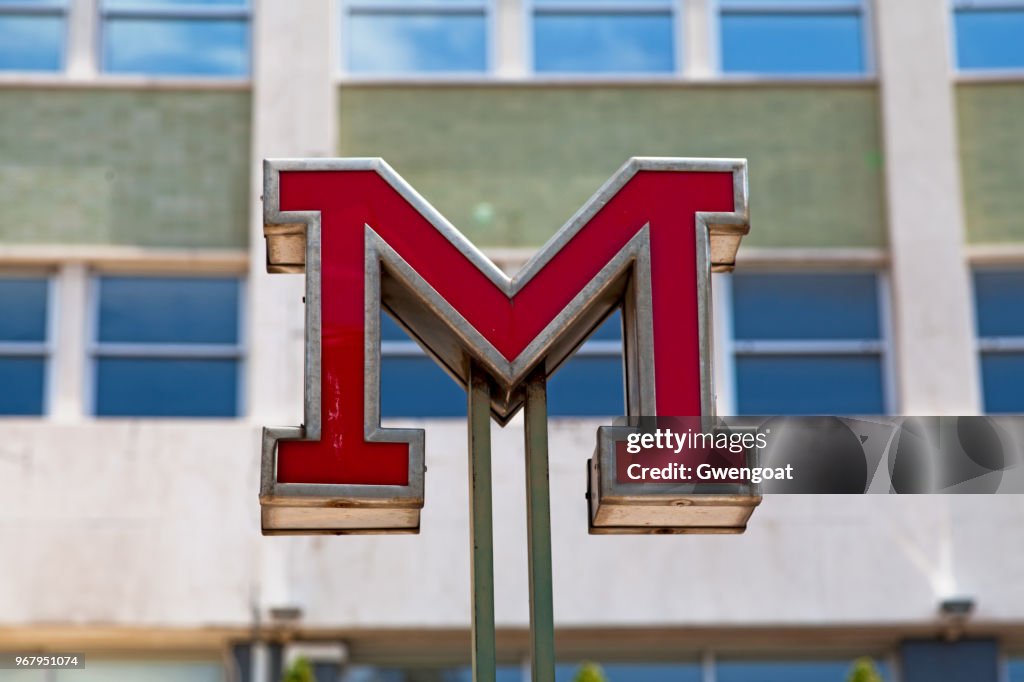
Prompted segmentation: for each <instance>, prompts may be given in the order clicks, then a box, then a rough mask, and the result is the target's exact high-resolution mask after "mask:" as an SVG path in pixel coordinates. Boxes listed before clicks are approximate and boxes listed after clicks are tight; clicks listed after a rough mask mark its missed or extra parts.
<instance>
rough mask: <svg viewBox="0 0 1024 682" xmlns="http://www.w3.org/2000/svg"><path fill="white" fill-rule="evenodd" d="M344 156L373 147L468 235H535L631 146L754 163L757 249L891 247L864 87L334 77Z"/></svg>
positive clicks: (516, 241) (498, 238)
mask: <svg viewBox="0 0 1024 682" xmlns="http://www.w3.org/2000/svg"><path fill="white" fill-rule="evenodd" d="M339 102H340V104H339V109H340V138H339V147H340V153H341V154H342V155H343V156H381V157H383V158H384V159H386V160H387V161H388V162H389V163H390V164H391V165H392V166H393V167H394V168H395V169H396V170H397V171H398V172H399V173H400V174H401V175H402V176H403V177H405V178H406V179H407V180H408V181H409V182H411V183H412V184H413V185H414V186H415V187H416V188H417V189H418V190H419V191H420V192H421V193H422V194H423V195H424V196H425V197H426V198H427V199H428V200H429V201H430V202H431V203H433V204H434V205H435V206H436V207H437V208H438V209H439V210H440V211H441V212H442V213H443V214H445V216H447V217H448V219H449V220H451V221H452V222H453V223H454V224H455V225H456V226H457V227H459V229H461V230H463V231H464V232H466V233H467V234H468V235H469V236H470V237H471V238H472V239H473V240H474V241H476V242H478V243H480V244H483V245H489V246H537V245H539V244H541V243H543V242H544V241H545V240H547V238H548V237H550V236H551V234H552V233H553V232H554V231H555V230H556V229H558V227H560V226H561V225H562V224H563V223H564V222H565V221H566V220H567V219H568V218H569V217H570V216H571V215H572V214H573V212H575V210H576V209H577V208H578V207H579V206H580V205H581V204H582V203H583V202H584V201H586V199H587V198H588V197H590V196H591V195H592V194H593V193H594V192H595V191H596V190H597V189H598V187H600V185H601V184H602V183H603V182H604V181H605V180H606V179H607V178H608V177H609V176H610V175H611V174H612V173H613V172H614V171H615V170H616V169H617V168H618V167H619V166H621V165H622V163H623V162H624V161H625V160H626V159H627V158H629V157H630V156H738V157H746V158H748V159H749V160H750V184H751V215H752V220H753V228H752V232H751V236H750V238H749V239H748V240H747V241H746V242H745V243H748V244H749V245H750V246H762V247H845V246H849V247H877V246H884V244H885V223H884V206H883V199H882V195H883V177H882V162H881V153H880V134H879V121H878V116H879V114H878V98H877V92H876V89H875V87H874V86H872V85H864V84H857V85H835V86H823V85H794V86H746V87H740V86H731V85H710V86H690V87H685V86H663V87H654V86H618V87H612V86H600V85H595V86H515V85H512V86H485V87H480V86H476V87H474V86H459V85H452V86H444V87H438V86H431V87H423V86H415V85H410V86H343V87H342V89H341V91H340V96H339Z"/></svg>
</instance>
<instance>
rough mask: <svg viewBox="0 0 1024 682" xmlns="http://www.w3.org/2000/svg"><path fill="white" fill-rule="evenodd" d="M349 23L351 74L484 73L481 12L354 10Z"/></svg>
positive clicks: (484, 40)
mask: <svg viewBox="0 0 1024 682" xmlns="http://www.w3.org/2000/svg"><path fill="white" fill-rule="evenodd" d="M348 23H349V25H348V29H347V36H348V39H347V43H348V64H347V67H348V71H349V72H351V73H367V74H371V73H372V74H413V73H481V72H483V71H485V70H486V69H487V22H486V18H485V14H484V12H483V11H476V10H472V9H468V10H467V11H465V12H427V11H423V12H417V11H413V10H409V11H402V12H394V13H383V12H374V11H363V10H359V11H355V10H354V11H353V12H352V13H351V14H350V15H349V17H348Z"/></svg>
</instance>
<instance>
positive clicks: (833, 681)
mask: <svg viewBox="0 0 1024 682" xmlns="http://www.w3.org/2000/svg"><path fill="white" fill-rule="evenodd" d="M872 665H874V668H875V671H876V672H878V673H879V675H880V676H881V678H882V679H883V680H889V679H891V677H890V675H889V671H888V666H887V665H885V664H884V663H882V662H875V663H873V664H872ZM585 667H586V668H588V669H589V670H591V671H593V672H597V671H598V670H599V671H600V673H601V675H603V679H605V680H607V681H608V682H702V681H703V680H707V679H709V677H710V678H711V679H714V680H715V681H716V682H845V681H846V680H847V679H849V675H850V672H851V670H852V669H853V663H852V662H851V661H844V660H808V661H792V660H790V661H716V662H715V663H714V665H713V666H707V665H704V664H701V663H696V662H694V663H604V664H593V663H591V664H585ZM583 668H584V666H583V665H580V664H575V663H561V664H558V665H556V666H555V682H573V680H576V679H579V677H578V676H579V675H580V673H581V671H582V669H583ZM709 668H710V669H709ZM497 673H498V674H497V680H498V682H522V680H525V679H527V678H526V676H525V674H524V672H523V666H521V665H520V666H513V665H504V666H498V671H497ZM317 679H320V677H319V676H318V678H317ZM325 679H328V680H332V679H337V680H338V682H470V680H472V673H471V671H470V669H469V668H468V667H458V668H434V669H424V668H397V667H395V668H388V667H376V666H350V667H347V668H346V669H345V670H344V671H343V672H342V673H341V675H340V676H337V677H336V678H335V677H333V676H331V675H330V674H329V673H328V674H327V675H326V676H325ZM586 679H591V678H586Z"/></svg>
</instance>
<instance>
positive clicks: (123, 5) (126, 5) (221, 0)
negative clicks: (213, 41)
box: [103, 0, 249, 9]
mask: <svg viewBox="0 0 1024 682" xmlns="http://www.w3.org/2000/svg"><path fill="white" fill-rule="evenodd" d="M248 5H249V0H103V6H104V7H105V8H107V9H153V8H164V9H174V8H175V7H178V8H187V9H193V8H195V7H197V6H200V7H202V6H206V8H209V9H213V8H217V7H224V8H228V7H236V8H237V7H247V6H248Z"/></svg>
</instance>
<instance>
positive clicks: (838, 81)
mask: <svg viewBox="0 0 1024 682" xmlns="http://www.w3.org/2000/svg"><path fill="white" fill-rule="evenodd" d="M336 83H337V85H338V86H340V87H343V88H345V87H368V88H374V87H381V88H401V87H408V88H417V87H425V88H431V89H433V88H439V87H441V88H443V87H470V88H535V87H536V88H556V89H557V88H595V89H600V88H631V87H639V88H647V87H658V88H682V89H686V88H702V89H713V88H737V89H749V88H760V87H765V88H807V89H813V88H821V87H849V88H875V87H877V85H878V79H877V77H876V76H874V75H854V76H849V77H845V78H844V77H838V76H831V77H825V78H823V77H816V76H806V77H800V76H794V77H792V78H768V77H756V76H743V75H737V76H715V77H712V78H680V77H679V76H677V75H674V74H673V75H666V76H662V77H658V76H637V77H635V78H631V77H629V76H595V77H592V78H582V77H579V76H564V77H556V76H529V77H523V78H499V77H485V76H458V75H454V76H449V77H440V76H431V77H426V78H424V77H397V76H395V77H391V78H387V77H379V76H377V77H365V78H362V77H358V76H340V77H339V78H338V79H337V81H336Z"/></svg>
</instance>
